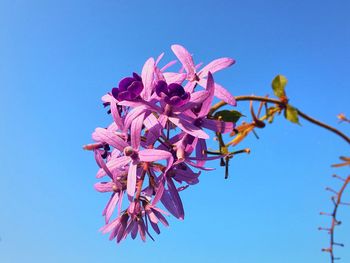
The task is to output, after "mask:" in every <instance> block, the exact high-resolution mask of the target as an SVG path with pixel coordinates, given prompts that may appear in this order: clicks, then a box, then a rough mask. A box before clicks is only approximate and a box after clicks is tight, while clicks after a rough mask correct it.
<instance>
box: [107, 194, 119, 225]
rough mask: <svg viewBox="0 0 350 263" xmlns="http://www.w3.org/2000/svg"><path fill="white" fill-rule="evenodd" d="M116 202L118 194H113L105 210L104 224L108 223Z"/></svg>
mask: <svg viewBox="0 0 350 263" xmlns="http://www.w3.org/2000/svg"><path fill="white" fill-rule="evenodd" d="M118 200H119V193H113V195H112V197H111V200H110V202H109V203H108V206H107V207H106V208H107V209H106V216H105V222H106V224H107V223H108V222H109V220H110V218H111V216H112V214H113V212H114V209H115V206H116V205H117V203H118Z"/></svg>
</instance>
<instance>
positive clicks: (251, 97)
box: [209, 95, 350, 144]
mask: <svg viewBox="0 0 350 263" xmlns="http://www.w3.org/2000/svg"><path fill="white" fill-rule="evenodd" d="M235 99H236V101H263V102H270V103H275V104H278V105H280V106H282V107H286V106H287V104H286V103H285V102H282V101H280V100H278V99H271V98H267V97H261V96H254V95H247V96H237V97H235ZM225 105H227V103H226V102H224V101H220V102H218V103H216V104H215V105H214V106H213V107H212V108H211V109H210V111H209V115H212V114H213V113H214V112H215V111H217V110H218V109H220V108H221V107H223V106H225ZM297 112H298V115H299V116H300V117H302V118H304V119H305V120H307V121H309V122H311V123H313V124H316V125H317V126H320V127H322V128H324V129H327V130H329V131H331V132H333V133H335V134H337V135H338V136H340V137H341V138H343V139H344V140H345V141H346V142H347V143H349V144H350V138H349V137H348V136H346V135H345V134H344V133H342V132H341V131H339V130H337V129H336V128H334V127H332V126H330V125H328V124H325V123H323V122H321V121H319V120H316V119H314V118H312V117H310V116H308V115H307V114H305V113H304V112H302V111H300V110H298V109H297Z"/></svg>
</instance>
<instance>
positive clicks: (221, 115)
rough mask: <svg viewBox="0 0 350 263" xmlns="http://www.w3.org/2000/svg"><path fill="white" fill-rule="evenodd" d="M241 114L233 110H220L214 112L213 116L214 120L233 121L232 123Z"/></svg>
mask: <svg viewBox="0 0 350 263" xmlns="http://www.w3.org/2000/svg"><path fill="white" fill-rule="evenodd" d="M242 116H244V115H243V114H242V113H240V112H239V111H235V110H222V111H218V112H217V113H215V114H214V118H215V119H216V120H219V119H220V120H223V121H226V122H234V123H236V122H237V121H238V120H239V118H241V117H242Z"/></svg>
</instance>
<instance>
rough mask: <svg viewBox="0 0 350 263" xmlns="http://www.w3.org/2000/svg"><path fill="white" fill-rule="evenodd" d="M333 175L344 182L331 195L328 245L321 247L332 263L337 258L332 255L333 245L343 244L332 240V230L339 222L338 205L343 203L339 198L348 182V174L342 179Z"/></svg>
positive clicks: (349, 179)
mask: <svg viewBox="0 0 350 263" xmlns="http://www.w3.org/2000/svg"><path fill="white" fill-rule="evenodd" d="M334 177H336V178H339V179H341V180H342V181H344V183H343V185H342V187H341V188H340V190H339V192H337V193H336V195H335V196H333V197H332V201H333V203H334V209H333V212H332V214H330V216H331V217H332V224H331V227H330V228H329V229H327V230H328V232H329V234H330V246H329V248H325V249H323V251H324V252H329V254H330V256H331V262H332V263H334V261H335V260H336V259H338V258H336V257H335V256H334V246H335V245H338V246H344V245H343V244H340V243H337V242H335V241H334V231H335V227H336V226H337V225H339V224H340V223H341V222H340V221H338V220H337V212H338V208H339V205H341V204H344V203H343V202H342V201H341V200H342V196H343V193H344V190H345V188H346V187H347V185H348V184H349V182H350V175H349V176H348V177H347V178H346V179H342V178H341V177H339V176H336V175H335V176H334ZM322 214H324V215H328V214H326V213H322ZM320 229H321V230H324V229H323V228H320Z"/></svg>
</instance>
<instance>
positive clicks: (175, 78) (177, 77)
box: [163, 72, 186, 84]
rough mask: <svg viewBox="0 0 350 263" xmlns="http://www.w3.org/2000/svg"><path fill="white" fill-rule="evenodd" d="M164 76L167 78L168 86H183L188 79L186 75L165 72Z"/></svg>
mask: <svg viewBox="0 0 350 263" xmlns="http://www.w3.org/2000/svg"><path fill="white" fill-rule="evenodd" d="M163 76H164V78H165V81H166V82H167V83H168V84H171V83H177V84H182V82H184V81H185V79H186V74H185V73H176V72H165V73H164V74H163Z"/></svg>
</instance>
